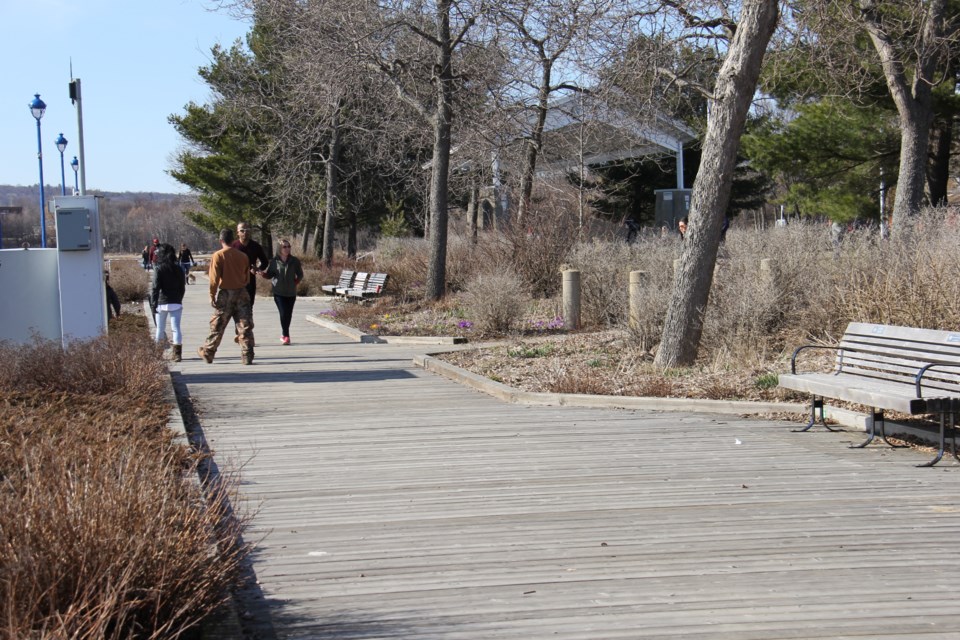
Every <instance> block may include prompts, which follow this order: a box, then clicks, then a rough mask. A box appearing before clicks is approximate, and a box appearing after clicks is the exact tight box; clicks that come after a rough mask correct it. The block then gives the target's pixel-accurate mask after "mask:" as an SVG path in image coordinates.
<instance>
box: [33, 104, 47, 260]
mask: <svg viewBox="0 0 960 640" xmlns="http://www.w3.org/2000/svg"><path fill="white" fill-rule="evenodd" d="M46 111H47V105H46V103H45V102H44V101H43V100H41V99H40V94H39V93H35V94H34V95H33V101H32V102H31V103H30V113H31V114H32V115H33V117H34V118H36V120H37V163H38V164H39V165H40V246H41V247H44V248H46V246H47V202H46V199H45V198H44V197H43V141H42V140H41V139H40V118H42V117H43V114H44V113H45V112H46Z"/></svg>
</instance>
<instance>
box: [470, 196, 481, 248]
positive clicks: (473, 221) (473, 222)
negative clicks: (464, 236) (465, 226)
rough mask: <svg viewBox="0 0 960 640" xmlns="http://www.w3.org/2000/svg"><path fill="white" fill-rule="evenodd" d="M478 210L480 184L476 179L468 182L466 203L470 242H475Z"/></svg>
mask: <svg viewBox="0 0 960 640" xmlns="http://www.w3.org/2000/svg"><path fill="white" fill-rule="evenodd" d="M479 210H480V185H479V184H477V181H476V180H473V181H472V182H471V183H470V202H469V204H467V220H468V221H469V222H470V242H472V243H473V244H477V226H478V223H477V218H478V217H479Z"/></svg>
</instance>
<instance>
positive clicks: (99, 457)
mask: <svg viewBox="0 0 960 640" xmlns="http://www.w3.org/2000/svg"><path fill="white" fill-rule="evenodd" d="M0 357H2V358H3V361H4V362H5V364H6V366H5V367H4V368H3V370H2V371H0V428H2V436H3V438H2V441H3V443H5V446H3V447H0V477H2V478H3V491H2V492H0V523H2V526H0V637H8V638H44V639H54V638H57V639H59V638H64V639H65V638H109V639H120V638H157V639H159V638H171V637H179V636H180V635H182V634H183V632H184V631H185V630H186V629H188V628H190V627H193V626H195V625H196V624H197V623H198V621H200V620H201V619H202V618H203V617H204V616H206V615H207V614H209V613H210V612H211V611H212V610H214V609H215V608H216V607H218V606H219V605H220V604H221V603H222V602H223V600H224V599H225V597H226V596H227V592H228V588H229V587H230V586H231V585H232V584H233V583H234V581H235V579H236V576H237V575H238V567H239V562H240V560H241V558H242V556H243V554H244V553H245V552H246V550H245V549H244V548H243V547H242V546H241V545H240V544H239V540H240V533H241V529H242V526H243V525H242V523H240V522H239V521H238V520H236V519H226V518H224V517H223V516H224V515H225V514H226V512H227V509H228V508H229V502H228V500H227V493H226V491H227V488H221V489H216V488H214V489H213V490H212V494H211V495H209V496H207V497H206V498H205V497H204V496H203V495H202V494H201V491H200V488H199V485H198V484H197V482H196V479H195V478H196V475H195V474H196V467H195V464H196V462H197V458H196V457H195V456H192V455H191V454H190V452H189V450H188V449H187V448H186V447H185V446H184V445H183V444H181V443H180V441H179V440H178V439H177V438H176V437H175V434H174V433H173V432H171V431H170V429H169V428H168V426H167V420H168V415H169V412H170V410H171V406H170V405H169V403H168V401H167V400H166V398H165V395H164V394H165V385H164V384H163V381H162V376H165V375H167V374H166V372H165V370H164V368H163V364H162V361H161V360H160V358H159V353H158V351H157V349H156V348H155V346H154V345H153V344H152V343H151V342H150V341H149V339H148V338H147V336H146V333H145V332H142V333H140V334H139V335H133V334H130V333H127V334H120V335H118V336H111V337H110V338H109V339H106V338H104V339H100V340H95V341H92V342H90V343H75V344H72V345H70V346H69V348H68V349H66V350H65V351H62V352H61V351H60V349H59V345H56V344H51V343H45V342H42V341H39V340H38V341H35V342H34V344H32V345H28V346H26V347H16V346H13V345H10V344H2V345H0ZM47 368H49V369H50V371H49V372H46V371H45V369H47ZM111 369H116V371H111ZM53 372H55V373H56V375H50V373H53Z"/></svg>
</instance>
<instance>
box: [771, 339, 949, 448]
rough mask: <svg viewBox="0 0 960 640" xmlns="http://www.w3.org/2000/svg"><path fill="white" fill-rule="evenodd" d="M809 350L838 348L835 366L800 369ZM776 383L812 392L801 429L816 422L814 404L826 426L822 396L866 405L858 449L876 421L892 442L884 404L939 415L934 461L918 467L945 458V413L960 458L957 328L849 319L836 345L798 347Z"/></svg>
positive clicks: (871, 436) (908, 411) (872, 432)
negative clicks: (825, 369)
mask: <svg viewBox="0 0 960 640" xmlns="http://www.w3.org/2000/svg"><path fill="white" fill-rule="evenodd" d="M807 349H831V350H834V351H836V357H835V360H834V362H835V365H834V369H833V371H832V372H831V373H798V372H797V356H798V355H800V353H801V352H802V351H805V350H807ZM780 386H781V387H785V388H787V389H793V390H795V391H804V392H807V393H809V394H810V395H811V397H812V399H811V404H810V422H808V423H807V425H806V426H805V427H804V428H803V429H800V431H807V430H809V429H810V428H811V427H813V426H814V424H815V423H816V422H817V414H816V412H817V410H818V409H819V410H820V423H821V424H823V426H825V427H827V429H830V427H829V426H827V424H826V421H825V420H824V417H823V399H824V398H833V399H835V400H845V401H847V402H856V403H858V404H863V405H866V406H868V407H870V408H871V410H872V417H873V419H872V420H871V421H870V426H869V432H868V435H867V439H866V440H865V441H864V442H863V443H861V444H858V445H853V446H854V447H858V448H862V447H865V446H867V445H868V444H870V442H872V441H873V439H874V437H875V436H876V425H877V423H878V422H879V423H880V435H881V437H882V438H883V440H884V441H885V442H886V443H887V444H890V441H889V440H887V436H886V432H885V428H884V418H883V411H884V409H886V410H888V411H899V412H901V413H906V414H910V415H918V414H927V413H934V414H940V450H939V452H938V453H937V456H936V457H935V458H934V459H933V460H931V461H930V462H927V463H924V464H921V465H918V466H921V467H932V466H933V465H935V464H937V462H939V461H940V459H941V458H942V457H943V451H944V438H945V434H946V431H947V429H946V427H945V423H946V417H947V415H949V416H950V427H949V431H950V435H951V438H952V440H953V456H954V458H957V460H960V457H958V456H957V445H956V435H955V433H954V425H955V417H956V412H957V409H958V408H960V333H954V332H950V331H936V330H933V329H916V328H912V327H895V326H890V325H882V324H866V323H861V322H851V323H850V324H849V325H847V329H846V331H845V332H844V334H843V337H842V338H841V339H840V344H839V345H837V346H835V347H831V346H827V345H803V346H801V347H798V348H797V349H796V351H794V352H793V357H792V358H791V360H790V373H789V374H784V375H781V376H780ZM831 431H832V429H831ZM890 446H894V445H892V444H890Z"/></svg>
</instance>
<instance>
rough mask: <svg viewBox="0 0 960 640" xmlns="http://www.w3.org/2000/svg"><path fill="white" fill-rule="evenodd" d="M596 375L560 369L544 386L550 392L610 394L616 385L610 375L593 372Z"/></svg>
mask: <svg viewBox="0 0 960 640" xmlns="http://www.w3.org/2000/svg"><path fill="white" fill-rule="evenodd" d="M592 373H593V374H594V375H589V376H585V375H581V374H579V373H577V372H573V371H567V370H564V369H560V370H559V371H556V372H555V375H554V376H552V377H550V378H549V379H548V380H545V381H544V383H543V384H544V387H545V389H546V390H547V391H549V392H550V393H586V394H593V395H609V394H611V388H612V387H615V386H616V383H615V382H614V381H611V380H610V379H609V376H608V375H605V374H603V373H602V372H599V371H596V372H592Z"/></svg>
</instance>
